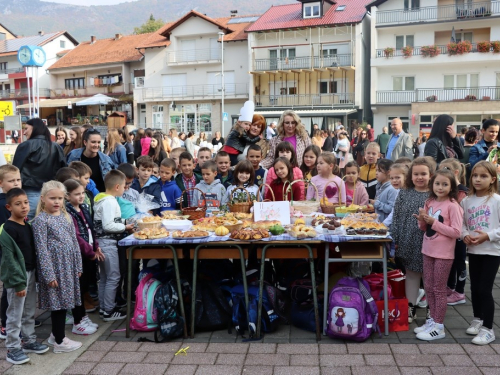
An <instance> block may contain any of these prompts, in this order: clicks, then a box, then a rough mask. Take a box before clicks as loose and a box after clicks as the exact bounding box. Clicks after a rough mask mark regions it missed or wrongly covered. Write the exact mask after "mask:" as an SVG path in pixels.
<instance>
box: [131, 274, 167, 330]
mask: <svg viewBox="0 0 500 375" xmlns="http://www.w3.org/2000/svg"><path fill="white" fill-rule="evenodd" d="M160 286H161V283H160V282H159V281H158V280H156V279H155V278H154V277H153V274H152V273H148V274H145V275H143V277H142V278H141V280H140V282H139V286H138V287H137V289H136V291H135V297H136V303H135V309H134V316H132V318H131V319H130V328H131V329H133V330H136V331H142V332H151V331H154V330H155V329H156V328H157V327H158V320H157V310H156V308H155V306H154V301H155V294H156V292H157V291H158V289H159V288H160Z"/></svg>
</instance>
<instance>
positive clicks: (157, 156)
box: [148, 133, 167, 166]
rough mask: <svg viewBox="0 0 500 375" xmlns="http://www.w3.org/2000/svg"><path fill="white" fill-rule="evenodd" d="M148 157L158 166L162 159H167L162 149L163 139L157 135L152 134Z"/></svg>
mask: <svg viewBox="0 0 500 375" xmlns="http://www.w3.org/2000/svg"><path fill="white" fill-rule="evenodd" d="M148 155H149V156H151V158H152V159H153V161H154V162H155V163H156V164H158V166H160V164H161V162H162V160H163V159H165V158H166V157H167V153H166V151H165V148H164V147H163V137H162V136H161V134H159V133H155V134H153V138H151V147H150V148H149V154H148Z"/></svg>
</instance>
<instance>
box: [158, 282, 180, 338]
mask: <svg viewBox="0 0 500 375" xmlns="http://www.w3.org/2000/svg"><path fill="white" fill-rule="evenodd" d="M182 284H183V287H185V285H184V284H185V283H182ZM154 305H155V307H156V309H157V317H158V329H157V330H156V331H155V342H163V341H167V340H168V339H174V338H176V337H179V336H181V335H182V334H183V332H184V319H183V318H182V316H181V314H180V306H179V294H178V293H177V281H176V280H175V279H173V280H170V281H168V282H167V283H166V284H164V285H162V286H161V287H160V288H159V289H158V292H157V293H156V295H155V299H154ZM160 335H161V338H159V336H160Z"/></svg>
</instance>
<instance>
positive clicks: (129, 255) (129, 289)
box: [125, 246, 135, 338]
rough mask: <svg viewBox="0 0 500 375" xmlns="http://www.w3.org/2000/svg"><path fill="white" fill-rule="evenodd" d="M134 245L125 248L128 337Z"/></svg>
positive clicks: (128, 335)
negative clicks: (126, 253)
mask: <svg viewBox="0 0 500 375" xmlns="http://www.w3.org/2000/svg"><path fill="white" fill-rule="evenodd" d="M134 250H135V246H131V247H129V248H128V249H127V251H128V270H127V273H128V277H127V321H126V324H125V325H126V327H125V337H126V338H129V337H130V313H131V311H130V310H131V306H130V305H131V304H132V262H133V259H132V258H133V256H134Z"/></svg>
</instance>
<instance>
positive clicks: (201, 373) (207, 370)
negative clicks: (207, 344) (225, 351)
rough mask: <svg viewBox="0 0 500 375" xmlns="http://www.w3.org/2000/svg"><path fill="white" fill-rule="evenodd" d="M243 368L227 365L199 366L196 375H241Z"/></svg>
mask: <svg viewBox="0 0 500 375" xmlns="http://www.w3.org/2000/svg"><path fill="white" fill-rule="evenodd" d="M241 370H242V367H241V366H226V365H214V366H203V365H201V366H198V370H196V373H195V374H196V375H240V374H241Z"/></svg>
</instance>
